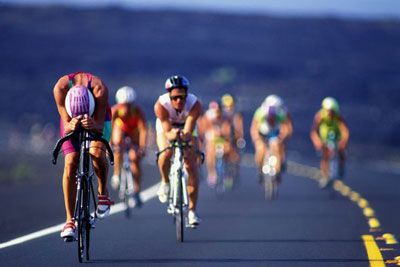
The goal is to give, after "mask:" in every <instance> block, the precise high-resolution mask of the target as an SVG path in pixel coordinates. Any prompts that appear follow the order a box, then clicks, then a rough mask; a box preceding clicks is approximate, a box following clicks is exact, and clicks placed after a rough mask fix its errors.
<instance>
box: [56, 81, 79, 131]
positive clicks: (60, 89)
mask: <svg viewBox="0 0 400 267" xmlns="http://www.w3.org/2000/svg"><path fill="white" fill-rule="evenodd" d="M68 81H69V80H68V76H63V77H61V78H60V79H59V80H58V81H57V83H56V85H55V86H54V88H53V94H54V100H55V102H56V105H57V110H58V113H59V114H60V117H61V120H62V122H63V124H64V130H65V133H66V134H67V133H69V132H72V131H74V130H76V129H77V128H78V126H79V122H80V117H79V118H73V119H71V117H70V116H69V115H68V113H67V110H66V108H65V97H66V96H67V93H68V90H69V86H68Z"/></svg>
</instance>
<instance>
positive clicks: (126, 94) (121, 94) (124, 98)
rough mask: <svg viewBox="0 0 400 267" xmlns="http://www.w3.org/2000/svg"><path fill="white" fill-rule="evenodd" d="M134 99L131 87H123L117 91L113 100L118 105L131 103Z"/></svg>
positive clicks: (134, 94)
mask: <svg viewBox="0 0 400 267" xmlns="http://www.w3.org/2000/svg"><path fill="white" fill-rule="evenodd" d="M135 99H136V92H135V90H134V89H133V88H132V87H129V86H124V87H121V88H119V89H118V91H117V93H116V94H115V100H116V101H117V103H118V104H126V103H132V102H133V101H135Z"/></svg>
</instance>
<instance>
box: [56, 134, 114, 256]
mask: <svg viewBox="0 0 400 267" xmlns="http://www.w3.org/2000/svg"><path fill="white" fill-rule="evenodd" d="M72 137H77V138H78V139H79V143H80V156H79V165H78V170H77V173H76V184H77V192H76V202H75V210H74V221H75V222H76V223H77V229H78V239H77V241H78V260H79V262H82V260H83V258H84V254H86V260H89V258H90V256H89V251H90V230H91V229H92V228H94V223H95V219H96V213H95V212H94V217H93V216H92V215H91V205H90V202H91V200H90V199H91V198H92V201H93V208H92V210H93V211H95V210H96V208H97V207H96V198H95V194H94V190H93V183H92V177H93V176H94V173H93V171H92V170H91V158H90V157H91V156H90V153H89V149H90V141H100V142H102V143H103V144H104V145H105V146H106V149H107V152H108V153H109V159H110V163H111V165H113V164H114V156H113V153H112V150H111V147H110V146H109V144H108V141H107V140H105V139H103V138H102V137H101V136H100V135H94V134H93V133H90V132H89V131H87V130H85V129H80V130H78V131H76V132H71V133H69V134H67V135H66V136H64V137H63V138H61V139H60V140H58V141H57V143H56V146H55V148H54V150H53V160H52V162H53V164H56V163H57V157H58V154H59V152H60V150H61V146H62V144H63V143H64V142H65V141H67V140H69V139H71V138H72ZM67 241H68V240H67ZM70 241H73V240H70ZM85 248H86V249H85Z"/></svg>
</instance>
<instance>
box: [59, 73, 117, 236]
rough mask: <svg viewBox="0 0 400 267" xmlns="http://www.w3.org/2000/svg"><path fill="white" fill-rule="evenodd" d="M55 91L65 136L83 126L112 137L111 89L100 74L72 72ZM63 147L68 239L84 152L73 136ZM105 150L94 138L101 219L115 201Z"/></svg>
mask: <svg viewBox="0 0 400 267" xmlns="http://www.w3.org/2000/svg"><path fill="white" fill-rule="evenodd" d="M53 93H54V98H55V102H56V105H57V109H58V113H59V114H60V134H61V136H65V135H66V134H68V133H70V132H72V131H75V130H78V129H79V128H81V127H83V128H85V129H87V130H90V131H92V132H98V133H103V138H104V139H106V140H110V133H111V126H110V120H111V110H110V106H109V104H108V89H107V86H106V85H105V84H104V83H103V81H102V80H101V79H100V78H98V77H96V76H93V75H92V74H90V73H86V72H76V73H71V74H69V75H65V76H62V77H61V78H60V79H59V80H58V81H57V83H56V85H55V86H54V89H53ZM62 151H63V154H64V156H65V160H64V173H63V181H62V185H63V193H64V204H65V210H66V217H67V218H66V223H65V225H64V227H63V230H62V232H61V234H60V236H61V237H62V238H64V240H66V241H72V240H74V237H75V230H76V225H75V222H74V221H73V215H74V209H75V201H76V191H77V188H76V171H77V169H78V164H79V154H80V147H79V140H77V138H72V139H71V140H69V141H67V142H65V143H64V144H63V146H62ZM104 151H105V149H104V145H103V144H102V143H101V142H95V141H92V142H91V144H90V150H89V153H90V154H91V158H92V162H93V168H94V171H95V173H96V176H97V177H98V188H97V190H98V203H97V210H96V215H97V218H99V219H102V218H104V217H106V216H108V215H109V213H110V206H111V205H112V204H113V202H112V201H111V200H110V198H109V197H108V191H107V177H108V163H107V159H106V153H105V152H104Z"/></svg>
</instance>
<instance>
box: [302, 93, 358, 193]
mask: <svg viewBox="0 0 400 267" xmlns="http://www.w3.org/2000/svg"><path fill="white" fill-rule="evenodd" d="M321 107H322V108H321V109H320V110H319V111H318V112H317V113H316V114H315V117H314V122H313V125H312V128H311V132H310V137H311V141H312V142H313V145H314V147H315V149H316V150H317V151H322V157H321V172H322V175H323V177H324V178H323V179H322V180H321V181H320V186H321V188H325V187H326V186H327V185H328V182H329V179H328V172H329V159H330V158H331V157H332V156H333V154H332V153H333V151H332V150H331V149H329V148H328V146H327V143H328V141H329V140H330V139H333V140H332V141H334V142H335V143H337V150H338V156H339V168H338V174H339V177H340V178H343V175H344V164H345V159H346V157H345V156H346V155H345V150H346V147H347V144H348V142H349V137H350V133H349V129H348V127H347V124H346V123H345V121H344V119H343V117H342V115H341V114H340V109H339V104H338V102H337V101H336V99H334V98H332V97H326V98H324V100H323V101H322V105H321Z"/></svg>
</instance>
